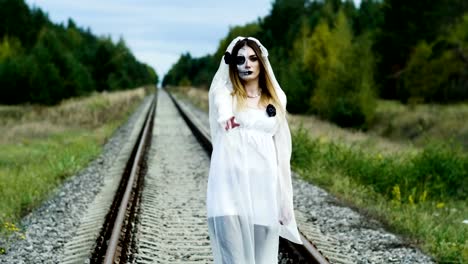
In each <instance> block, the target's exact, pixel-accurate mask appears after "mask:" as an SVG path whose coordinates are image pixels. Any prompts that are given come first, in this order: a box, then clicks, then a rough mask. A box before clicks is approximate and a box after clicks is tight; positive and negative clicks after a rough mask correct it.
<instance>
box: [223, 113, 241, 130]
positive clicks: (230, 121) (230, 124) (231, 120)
mask: <svg viewBox="0 0 468 264" xmlns="http://www.w3.org/2000/svg"><path fill="white" fill-rule="evenodd" d="M234 118H235V117H234V116H233V117H231V118H229V119H228V120H227V121H226V126H225V127H224V129H225V130H226V131H228V130H229V129H232V128H235V127H238V126H240V124H239V123H236V121H235V120H234Z"/></svg>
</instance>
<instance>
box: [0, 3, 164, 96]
mask: <svg viewBox="0 0 468 264" xmlns="http://www.w3.org/2000/svg"><path fill="white" fill-rule="evenodd" d="M157 82H158V76H157V74H156V72H155V71H154V69H152V68H151V67H150V66H148V65H146V64H144V63H141V62H139V61H137V60H136V58H135V56H134V55H133V54H132V53H131V51H130V50H129V48H128V47H127V45H126V44H125V41H124V40H123V39H120V40H119V41H118V42H117V43H114V42H113V41H112V40H111V38H110V37H97V36H95V35H93V34H92V33H91V31H90V29H89V28H88V29H83V28H80V27H78V26H77V25H76V24H75V22H74V21H73V20H72V19H69V20H68V22H67V25H63V24H54V23H52V22H51V21H50V20H49V18H48V16H47V14H46V13H44V12H43V11H42V10H41V9H39V8H29V7H28V6H27V4H26V3H25V2H24V0H0V90H1V92H2V95H1V97H0V104H19V103H38V104H49V105H50V104H56V103H58V102H59V101H60V100H62V99H65V98H69V97H74V96H83V95H87V94H89V93H91V92H93V91H114V90H120V89H129V88H134V87H136V86H140V85H145V84H150V83H151V84H155V83H157Z"/></svg>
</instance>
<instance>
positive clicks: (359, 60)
mask: <svg viewBox="0 0 468 264" xmlns="http://www.w3.org/2000/svg"><path fill="white" fill-rule="evenodd" d="M320 35H322V36H320ZM312 38H313V39H314V38H316V39H318V40H322V42H323V45H321V46H319V47H315V48H314V49H315V52H313V51H311V55H310V56H312V59H311V60H312V61H315V62H314V64H315V65H314V66H312V67H311V68H312V69H316V71H317V72H318V76H319V77H318V80H317V87H316V89H315V90H314V95H313V97H312V99H311V107H312V108H313V109H314V110H315V111H316V112H317V113H318V114H319V115H320V116H322V117H324V118H326V119H328V120H330V121H332V122H334V123H336V124H338V125H340V126H343V127H362V128H365V127H366V126H367V125H368V124H369V123H370V121H371V120H372V118H373V115H374V111H375V106H376V103H375V94H374V92H373V86H374V83H373V79H372V75H373V71H372V69H373V59H372V54H371V51H370V47H371V41H370V37H369V36H367V35H364V36H362V37H360V38H359V39H357V40H354V41H353V40H352V32H351V29H350V26H349V23H348V21H347V19H346V17H345V15H344V14H343V12H339V13H338V17H337V20H336V25H335V28H334V29H333V30H332V31H331V32H329V31H328V26H327V25H326V24H325V23H322V24H321V25H319V26H317V30H316V31H315V32H314V34H313V36H312ZM313 42H315V41H313Z"/></svg>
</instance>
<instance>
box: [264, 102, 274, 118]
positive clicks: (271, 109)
mask: <svg viewBox="0 0 468 264" xmlns="http://www.w3.org/2000/svg"><path fill="white" fill-rule="evenodd" d="M266 112H267V115H268V116H269V117H272V116H275V115H276V108H275V107H274V106H273V105H272V104H269V105H267V108H266Z"/></svg>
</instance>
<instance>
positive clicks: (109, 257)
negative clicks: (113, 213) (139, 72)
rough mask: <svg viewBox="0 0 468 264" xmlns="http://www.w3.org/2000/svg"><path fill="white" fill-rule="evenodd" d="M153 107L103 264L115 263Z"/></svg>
mask: <svg viewBox="0 0 468 264" xmlns="http://www.w3.org/2000/svg"><path fill="white" fill-rule="evenodd" d="M153 100H154V99H153ZM155 105H156V102H155V100H154V101H153V102H152V105H151V107H150V110H149V113H148V114H147V118H146V120H145V124H144V128H143V133H142V134H141V137H140V138H139V142H138V149H137V152H136V154H135V158H134V161H133V164H132V168H131V172H130V176H129V178H128V183H127V185H126V189H125V192H124V195H123V198H122V201H121V203H120V206H119V209H118V214H117V217H116V219H115V221H114V224H113V227H112V234H111V237H110V239H109V241H108V246H107V249H106V253H105V258H104V262H103V263H105V264H112V263H114V261H115V260H114V258H115V256H116V253H117V249H118V246H119V239H120V236H121V229H122V226H123V224H124V221H125V215H126V211H127V207H128V204H129V198H130V195H131V192H132V189H133V185H134V183H135V182H136V181H137V180H138V177H139V175H138V173H137V172H138V169H139V165H140V163H141V161H142V159H143V156H144V155H143V152H144V149H145V144H146V141H147V138H148V131H149V130H150V126H151V124H152V122H151V119H153V117H154V111H155Z"/></svg>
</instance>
